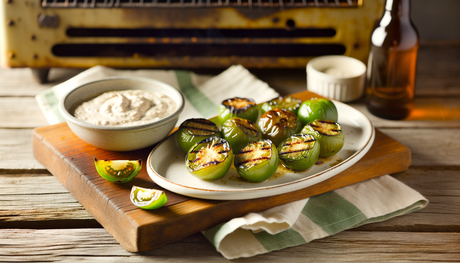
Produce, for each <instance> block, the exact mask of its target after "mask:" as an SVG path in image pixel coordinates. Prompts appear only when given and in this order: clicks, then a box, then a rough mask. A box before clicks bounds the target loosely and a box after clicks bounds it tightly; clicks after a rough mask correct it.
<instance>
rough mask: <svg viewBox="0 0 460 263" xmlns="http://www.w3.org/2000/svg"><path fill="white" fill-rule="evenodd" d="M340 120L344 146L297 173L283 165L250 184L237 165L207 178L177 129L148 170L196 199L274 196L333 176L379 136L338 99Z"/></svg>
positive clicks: (150, 159) (151, 157)
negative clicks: (191, 163) (193, 168)
mask: <svg viewBox="0 0 460 263" xmlns="http://www.w3.org/2000/svg"><path fill="white" fill-rule="evenodd" d="M334 104H335V105H336V107H337V110H338V112H339V120H338V122H339V123H340V125H341V126H342V129H343V131H344V132H345V144H344V146H343V148H342V149H341V150H340V151H339V153H337V154H336V155H334V156H333V157H330V158H319V159H318V162H317V164H315V165H314V166H313V167H312V168H310V169H308V170H306V171H302V172H293V171H290V170H288V169H285V168H283V167H282V166H281V165H280V167H279V168H278V171H277V172H276V174H275V175H274V176H272V177H271V178H270V179H268V180H266V181H264V182H261V183H250V182H247V181H244V180H243V179H241V177H240V176H239V174H238V173H237V172H236V170H235V168H234V167H231V168H230V171H229V172H228V173H227V174H226V175H225V176H224V177H223V178H221V179H219V180H215V181H205V180H201V179H198V178H196V177H194V176H193V175H191V174H190V173H189V172H188V171H187V168H186V167H185V154H184V153H183V152H182V151H181V149H180V148H179V145H178V144H177V140H176V135H177V132H175V133H173V134H171V135H170V136H169V137H168V138H166V139H165V140H164V141H162V142H160V143H159V144H158V145H157V146H156V147H155V148H154V149H153V150H152V152H151V153H150V154H149V157H148V159H147V172H148V174H149V176H150V178H152V180H153V181H154V182H155V183H156V184H158V185H160V186H161V187H163V188H165V189H168V190H170V191H172V192H175V193H178V194H181V195H186V196H190V197H195V198H202V199H213V200H241V199H252V198H260V197H266V196H273V195H279V194H284V193H288V192H292V191H295V190H299V189H302V188H305V187H309V186H312V185H315V184H317V183H320V182H322V181H324V180H326V179H329V178H331V177H333V176H335V175H336V174H338V173H340V172H342V171H344V170H345V169H347V168H349V167H350V166H352V165H353V164H355V163H356V162H357V161H359V160H360V159H361V158H362V157H363V156H364V155H365V154H366V153H367V152H368V151H369V149H370V148H371V146H372V143H373V142H374V138H375V131H374V127H373V126H372V123H371V122H370V120H369V119H368V118H367V117H366V116H365V115H363V114H362V113H361V112H359V111H358V110H356V109H354V108H352V107H350V106H348V105H346V104H343V103H341V102H337V101H334Z"/></svg>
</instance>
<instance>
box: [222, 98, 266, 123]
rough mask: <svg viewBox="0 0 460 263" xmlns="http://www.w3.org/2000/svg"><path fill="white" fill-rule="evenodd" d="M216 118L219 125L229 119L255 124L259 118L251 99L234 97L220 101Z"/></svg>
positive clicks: (257, 109)
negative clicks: (245, 120)
mask: <svg viewBox="0 0 460 263" xmlns="http://www.w3.org/2000/svg"><path fill="white" fill-rule="evenodd" d="M217 117H218V119H219V122H220V123H221V124H223V123H224V122H225V121H226V120H228V119H230V118H231V117H239V118H242V119H247V120H250V121H252V122H256V121H257V118H258V117H259V108H258V107H257V105H256V103H255V101H254V100H253V99H248V98H238V97H235V98H231V99H227V100H224V101H222V103H221V104H220V106H219V109H218V115H217Z"/></svg>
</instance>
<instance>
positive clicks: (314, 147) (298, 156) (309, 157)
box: [278, 134, 320, 171]
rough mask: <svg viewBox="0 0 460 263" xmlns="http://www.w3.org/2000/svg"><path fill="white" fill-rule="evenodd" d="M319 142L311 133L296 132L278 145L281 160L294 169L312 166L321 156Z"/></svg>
mask: <svg viewBox="0 0 460 263" xmlns="http://www.w3.org/2000/svg"><path fill="white" fill-rule="evenodd" d="M319 148H320V146H319V143H318V142H317V141H316V139H315V137H314V136H313V135H311V134H294V135H292V136H291V137H289V138H287V139H286V140H284V141H283V142H282V143H281V144H280V145H279V146H278V156H279V158H280V162H281V163H282V164H283V165H284V166H285V167H287V168H289V169H291V170H293V171H303V170H307V169H308V168H310V167H312V166H313V165H314V164H315V163H316V161H317V160H318V156H319Z"/></svg>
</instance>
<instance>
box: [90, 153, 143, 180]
mask: <svg viewBox="0 0 460 263" xmlns="http://www.w3.org/2000/svg"><path fill="white" fill-rule="evenodd" d="M94 164H95V165H96V170H97V172H98V173H99V175H100V176H102V177H103V178H104V179H106V180H107V181H110V182H112V183H119V184H120V183H127V182H129V181H131V180H133V179H134V177H136V176H137V174H138V173H139V171H140V170H141V168H142V160H140V159H139V160H98V159H97V158H94Z"/></svg>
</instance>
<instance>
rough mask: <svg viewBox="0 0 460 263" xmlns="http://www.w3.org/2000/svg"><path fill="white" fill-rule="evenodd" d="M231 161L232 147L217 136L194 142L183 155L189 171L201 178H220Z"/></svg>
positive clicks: (228, 167)
mask: <svg viewBox="0 0 460 263" xmlns="http://www.w3.org/2000/svg"><path fill="white" fill-rule="evenodd" d="M232 161H233V150H232V147H231V146H230V144H229V143H228V142H227V141H226V140H224V139H222V138H219V137H210V138H207V139H204V140H202V141H201V142H198V143H196V144H195V145H194V146H192V148H190V150H189V152H188V153H187V156H186V157H185V165H186V167H187V170H188V171H189V173H190V174H192V175H193V176H195V177H197V178H200V179H203V180H217V179H219V178H222V177H223V176H224V175H225V174H226V173H227V172H228V170H229V169H230V166H231V165H232Z"/></svg>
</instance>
